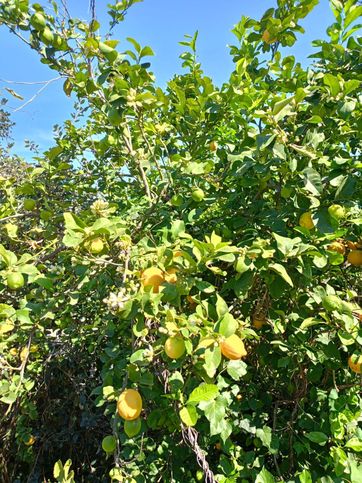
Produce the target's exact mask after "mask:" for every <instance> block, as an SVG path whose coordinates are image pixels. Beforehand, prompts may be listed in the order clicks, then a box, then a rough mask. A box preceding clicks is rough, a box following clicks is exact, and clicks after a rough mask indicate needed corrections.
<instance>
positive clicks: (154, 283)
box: [141, 267, 165, 293]
mask: <svg viewBox="0 0 362 483" xmlns="http://www.w3.org/2000/svg"><path fill="white" fill-rule="evenodd" d="M164 281H165V277H164V274H163V272H162V270H161V269H160V268H157V267H150V268H146V270H145V271H144V272H143V273H142V275H141V284H142V285H143V287H153V292H154V293H158V292H159V288H160V285H161V284H163V282H164Z"/></svg>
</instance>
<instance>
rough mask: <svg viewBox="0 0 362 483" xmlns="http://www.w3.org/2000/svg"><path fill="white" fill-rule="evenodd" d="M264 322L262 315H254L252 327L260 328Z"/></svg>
mask: <svg viewBox="0 0 362 483" xmlns="http://www.w3.org/2000/svg"><path fill="white" fill-rule="evenodd" d="M265 324H266V319H265V317H264V316H262V315H254V317H253V323H252V326H253V327H254V329H261V328H262V327H263V325H265Z"/></svg>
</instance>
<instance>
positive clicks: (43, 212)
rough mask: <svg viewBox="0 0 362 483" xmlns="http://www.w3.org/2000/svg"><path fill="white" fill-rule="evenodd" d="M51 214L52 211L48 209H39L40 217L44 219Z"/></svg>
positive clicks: (47, 218)
mask: <svg viewBox="0 0 362 483" xmlns="http://www.w3.org/2000/svg"><path fill="white" fill-rule="evenodd" d="M52 216H53V213H52V212H51V211H49V210H41V212H40V218H41V219H42V220H44V221H49V220H50V218H51V217H52Z"/></svg>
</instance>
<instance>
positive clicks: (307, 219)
mask: <svg viewBox="0 0 362 483" xmlns="http://www.w3.org/2000/svg"><path fill="white" fill-rule="evenodd" d="M299 225H300V226H302V227H303V228H308V230H312V229H313V228H314V223H313V220H312V213H311V212H310V211H307V212H306V213H303V214H302V215H301V217H300V218H299Z"/></svg>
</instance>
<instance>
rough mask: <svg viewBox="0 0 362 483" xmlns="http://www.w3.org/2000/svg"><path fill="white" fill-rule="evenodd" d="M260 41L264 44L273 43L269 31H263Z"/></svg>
mask: <svg viewBox="0 0 362 483" xmlns="http://www.w3.org/2000/svg"><path fill="white" fill-rule="evenodd" d="M261 40H262V41H263V42H265V43H266V44H272V43H273V42H275V39H272V38H271V35H270V32H269V30H264V32H263V35H262V36H261Z"/></svg>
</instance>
